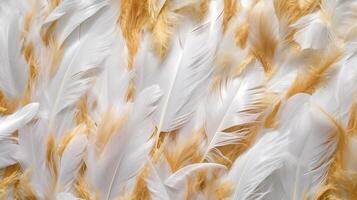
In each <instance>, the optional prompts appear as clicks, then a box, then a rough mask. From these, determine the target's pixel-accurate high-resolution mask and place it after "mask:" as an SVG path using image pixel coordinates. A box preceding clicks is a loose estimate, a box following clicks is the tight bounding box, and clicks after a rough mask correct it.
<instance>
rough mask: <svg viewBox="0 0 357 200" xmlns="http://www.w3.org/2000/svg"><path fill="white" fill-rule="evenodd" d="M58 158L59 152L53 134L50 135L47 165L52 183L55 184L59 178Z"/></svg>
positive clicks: (47, 145)
mask: <svg viewBox="0 0 357 200" xmlns="http://www.w3.org/2000/svg"><path fill="white" fill-rule="evenodd" d="M57 157H58V152H57V148H56V141H55V137H54V135H53V134H49V135H48V138H47V144H46V165H47V167H48V169H49V171H50V173H51V175H52V181H53V182H54V183H55V181H56V180H57V178H58V169H57Z"/></svg>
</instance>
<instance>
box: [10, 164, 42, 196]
mask: <svg viewBox="0 0 357 200" xmlns="http://www.w3.org/2000/svg"><path fill="white" fill-rule="evenodd" d="M30 175H31V172H30V171H29V170H26V171H25V172H23V173H22V174H21V176H20V177H19V179H18V181H17V182H16V183H15V187H14V191H13V192H14V199H19V200H37V199H38V198H37V197H36V193H35V191H34V189H33V188H32V186H31V183H30Z"/></svg>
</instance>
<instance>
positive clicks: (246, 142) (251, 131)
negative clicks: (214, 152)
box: [215, 117, 262, 168]
mask: <svg viewBox="0 0 357 200" xmlns="http://www.w3.org/2000/svg"><path fill="white" fill-rule="evenodd" d="M260 118H262V117H259V118H258V120H257V122H254V123H247V124H242V125H237V126H233V127H230V128H228V129H225V130H223V132H225V133H230V134H244V135H246V137H245V138H244V139H243V140H242V141H239V144H231V145H226V146H222V147H219V150H220V151H221V152H222V154H223V155H224V157H218V158H216V157H215V159H216V161H217V162H219V163H221V164H223V165H225V166H227V167H228V168H229V167H231V165H232V164H233V161H234V160H235V159H236V158H237V157H238V156H240V155H241V154H242V153H244V152H245V151H246V150H247V149H248V148H249V147H251V145H253V144H254V142H255V139H256V136H257V134H258V132H259V130H260V129H261V123H260V122H259V121H260V120H261V119H260Z"/></svg>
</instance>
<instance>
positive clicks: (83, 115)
mask: <svg viewBox="0 0 357 200" xmlns="http://www.w3.org/2000/svg"><path fill="white" fill-rule="evenodd" d="M75 121H76V124H77V126H78V125H81V124H84V125H85V131H83V132H84V133H85V134H92V133H94V132H95V130H96V125H95V122H94V121H93V120H92V118H91V117H90V115H89V108H88V105H87V97H86V96H84V97H81V99H80V100H79V101H78V103H77V112H76V113H75Z"/></svg>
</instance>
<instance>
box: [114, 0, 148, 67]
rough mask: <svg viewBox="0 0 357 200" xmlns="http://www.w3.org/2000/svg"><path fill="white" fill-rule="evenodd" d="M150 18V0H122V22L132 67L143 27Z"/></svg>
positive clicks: (129, 62)
mask: <svg viewBox="0 0 357 200" xmlns="http://www.w3.org/2000/svg"><path fill="white" fill-rule="evenodd" d="M149 19H150V16H149V0H142V1H137V0H122V1H121V4H120V16H119V19H118V22H119V24H120V27H121V30H122V33H123V37H124V39H125V40H126V44H127V48H128V52H129V55H128V67H129V69H132V67H133V62H134V56H135V55H136V53H137V51H138V48H139V44H140V40H141V38H142V29H143V27H144V25H145V24H146V23H147V22H148V20H149Z"/></svg>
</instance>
